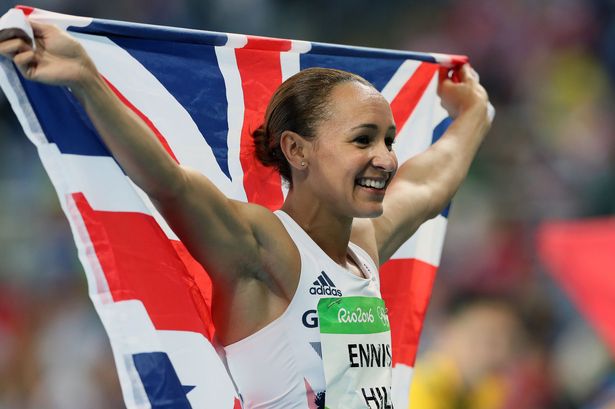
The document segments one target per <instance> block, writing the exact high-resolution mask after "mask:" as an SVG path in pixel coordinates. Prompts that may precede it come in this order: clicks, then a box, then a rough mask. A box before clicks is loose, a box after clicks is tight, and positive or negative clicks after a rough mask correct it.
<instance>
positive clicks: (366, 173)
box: [307, 81, 397, 217]
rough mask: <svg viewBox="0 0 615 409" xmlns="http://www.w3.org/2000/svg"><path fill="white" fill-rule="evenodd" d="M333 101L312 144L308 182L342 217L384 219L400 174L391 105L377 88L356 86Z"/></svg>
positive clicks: (345, 86) (336, 93) (344, 87)
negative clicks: (392, 182) (394, 179)
mask: <svg viewBox="0 0 615 409" xmlns="http://www.w3.org/2000/svg"><path fill="white" fill-rule="evenodd" d="M328 102H329V103H328V110H327V117H326V119H324V120H323V121H321V122H320V124H319V125H318V126H317V128H316V138H314V139H313V140H312V141H311V142H310V144H311V152H310V158H309V165H308V167H309V174H308V179H307V181H308V183H309V184H310V186H311V187H312V189H313V191H314V192H315V194H316V195H318V196H319V197H321V198H322V199H323V200H324V201H325V203H327V204H328V205H330V206H332V207H333V209H334V211H336V212H339V214H340V215H344V216H351V217H376V216H379V215H381V214H382V201H383V199H384V193H385V191H386V188H387V186H388V185H389V182H390V180H391V178H392V177H393V175H394V173H395V171H396V170H397V157H396V156H395V153H393V151H392V144H393V141H394V138H395V123H394V122H393V114H392V113H391V108H390V106H389V103H388V102H387V101H386V100H385V99H384V97H383V96H382V95H381V94H380V93H379V92H378V91H376V90H375V89H373V88H371V87H368V86H365V85H363V84H361V83H358V82H355V81H353V82H346V83H342V84H340V85H337V86H336V87H335V88H334V89H333V91H332V92H331V95H330V96H329V101H328Z"/></svg>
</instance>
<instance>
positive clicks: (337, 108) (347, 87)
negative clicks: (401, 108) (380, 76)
mask: <svg viewBox="0 0 615 409" xmlns="http://www.w3.org/2000/svg"><path fill="white" fill-rule="evenodd" d="M328 108H329V112H330V113H331V114H332V115H331V116H330V119H337V120H342V119H347V120H354V121H356V122H360V123H364V122H366V120H368V119H371V120H372V121H374V120H376V121H378V122H391V123H392V121H393V115H392V113H391V107H390V105H389V103H388V102H387V100H386V99H385V98H384V97H383V96H382V94H381V93H380V92H378V90H376V89H374V88H373V87H370V86H367V85H365V84H361V83H359V82H356V81H352V82H346V83H343V84H339V85H337V86H336V87H335V88H334V89H333V90H332V91H331V95H330V96H329V107H328ZM388 126H390V124H389V125H386V127H388Z"/></svg>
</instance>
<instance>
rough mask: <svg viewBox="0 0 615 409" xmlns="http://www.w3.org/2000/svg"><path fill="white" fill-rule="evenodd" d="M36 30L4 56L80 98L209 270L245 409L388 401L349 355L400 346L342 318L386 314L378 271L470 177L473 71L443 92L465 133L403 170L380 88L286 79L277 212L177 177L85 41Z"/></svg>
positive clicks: (201, 179) (199, 180)
mask: <svg viewBox="0 0 615 409" xmlns="http://www.w3.org/2000/svg"><path fill="white" fill-rule="evenodd" d="M32 25H33V28H34V34H35V37H36V43H37V47H36V50H34V49H32V47H31V45H30V43H28V42H26V41H25V40H24V39H23V38H18V37H15V38H8V39H6V40H5V41H2V42H0V53H1V54H2V55H4V56H7V57H10V58H12V59H13V61H14V63H15V64H16V66H17V67H18V69H19V70H20V71H21V73H22V74H23V75H24V76H25V77H26V78H27V79H30V80H34V81H40V82H43V83H46V84H51V85H63V86H69V87H70V88H71V90H72V93H73V95H74V96H75V97H76V98H77V99H78V100H79V102H80V103H81V104H82V106H83V107H84V108H85V110H86V112H87V114H88V115H89V117H90V119H91V120H92V123H93V124H94V126H95V127H96V129H97V131H98V133H99V134H100V136H101V138H102V140H103V141H104V143H105V144H106V146H107V147H108V149H109V150H110V151H111V152H112V154H113V156H114V158H115V159H116V160H117V161H118V162H119V163H120V164H121V166H122V168H123V169H124V170H125V172H126V173H127V174H128V175H129V176H130V178H131V179H132V180H133V181H134V182H135V183H136V184H137V185H138V186H139V187H141V188H142V189H143V190H144V191H145V192H146V193H147V194H148V195H149V196H150V198H151V199H152V201H153V202H154V203H155V204H156V206H157V207H158V209H159V211H160V213H161V214H162V215H163V216H164V218H165V219H166V221H167V222H168V223H169V225H170V226H171V227H172V229H173V231H174V232H175V233H176V234H177V235H178V236H179V238H180V239H181V241H182V242H183V243H184V244H185V245H186V247H187V248H188V249H189V251H190V253H191V254H192V255H193V256H194V258H195V259H196V260H197V261H198V262H199V263H200V264H202V265H203V267H205V269H206V270H207V272H208V273H209V275H210V277H211V280H212V283H213V291H214V298H215V300H216V302H215V308H214V309H213V310H212V314H213V321H214V324H215V327H216V335H217V337H218V339H219V340H220V342H221V343H222V345H224V349H225V352H226V357H227V363H228V369H229V372H230V374H231V375H232V377H233V379H234V381H235V384H236V385H237V387H238V392H239V394H240V396H241V398H242V401H243V405H244V407H246V408H261V407H267V408H313V407H315V406H319V407H323V405H324V396H325V391H326V399H327V405H328V406H330V407H346V408H355V407H365V406H366V405H369V403H370V402H371V400H372V399H375V397H374V396H375V395H376V394H377V395H378V396H381V401H382V399H384V401H386V399H387V398H386V397H387V396H389V395H390V386H391V365H390V360H386V364H384V365H366V366H363V365H349V362H351V361H352V356H349V355H348V354H349V353H350V351H362V350H364V351H368V350H369V351H371V350H372V348H369V347H367V345H385V346H387V345H390V342H391V341H390V332H389V326H388V319H386V316H383V317H380V315H377V316H378V317H380V319H379V320H377V321H378V325H363V324H367V323H365V322H352V323H347V322H344V320H340V319H339V318H338V319H337V320H336V317H339V316H340V315H339V311H341V310H342V309H345V310H348V311H350V310H353V311H357V310H361V311H368V312H370V311H373V312H376V311H386V308H385V306H384V303H383V301H382V299H381V297H380V285H379V278H378V266H379V265H380V264H382V263H384V262H385V261H386V260H387V259H389V257H390V256H391V255H392V254H393V253H394V252H395V251H396V250H397V248H399V246H400V245H401V244H402V243H403V242H405V241H406V240H407V239H408V238H409V237H410V235H412V233H413V232H414V231H415V230H416V229H417V228H418V226H420V225H421V224H422V223H423V222H424V221H426V220H427V219H429V218H431V217H434V216H435V215H437V214H438V213H439V212H440V211H441V209H442V208H443V207H444V206H445V205H446V204H447V203H448V201H449V200H450V198H451V197H452V195H453V193H454V192H455V191H456V189H457V188H458V187H459V185H460V183H461V181H462V180H463V178H464V177H465V174H466V173H467V170H468V167H469V165H470V162H471V161H472V158H473V157H474V155H475V153H476V150H477V148H478V146H479V144H480V142H481V141H482V139H483V137H484V135H485V133H486V131H487V129H488V127H489V120H488V115H487V105H488V101H487V95H486V93H485V91H484V89H483V88H482V87H481V86H480V84H479V83H478V81H477V77H476V76H475V75H473V74H472V71H471V69H470V68H469V67H468V66H467V65H466V66H464V67H462V68H460V69H459V72H458V76H459V78H460V82H459V83H454V82H452V81H451V80H449V79H446V78H443V79H442V80H441V83H440V95H441V97H442V100H443V103H444V105H445V106H446V107H447V109H449V112H450V113H451V114H452V115H453V116H454V117H455V120H454V121H453V123H452V124H451V126H450V127H449V129H448V131H447V132H446V133H445V135H443V136H442V137H441V138H440V140H439V141H438V142H437V143H436V144H434V146H433V147H432V148H430V149H429V150H428V151H426V152H425V153H423V154H420V155H417V156H415V157H414V158H412V159H411V160H409V161H407V162H406V163H405V164H404V165H402V166H401V167H399V169H398V164H397V159H396V157H395V154H394V152H393V150H392V145H393V141H394V137H395V123H394V120H393V115H392V113H391V109H390V107H389V104H388V103H387V102H386V100H385V99H384V98H383V97H382V95H381V94H380V93H379V92H378V91H377V90H376V89H374V87H373V86H371V84H369V83H368V82H367V81H366V80H364V79H362V78H361V77H358V76H356V75H354V74H351V73H347V72H344V71H338V70H331V69H310V70H305V71H303V72H301V73H299V74H297V75H295V76H293V77H291V78H290V79H289V80H287V81H286V82H285V83H284V84H282V86H281V87H280V88H279V89H278V91H277V92H276V93H275V95H274V97H273V98H272V100H271V102H270V104H269V107H268V109H267V111H266V116H265V122H264V125H263V126H262V127H260V128H259V129H258V130H257V131H256V132H255V133H254V135H253V136H254V141H255V144H256V150H257V152H258V156H259V158H260V160H261V161H262V162H263V163H265V164H267V165H270V166H274V167H275V168H276V169H278V171H279V172H280V174H281V175H282V176H283V177H284V178H286V180H287V181H288V183H289V186H290V189H289V192H288V195H287V197H286V200H285V202H284V204H283V206H282V208H281V209H280V210H279V211H277V212H274V213H272V212H270V211H269V210H267V209H266V208H263V207H261V206H258V205H254V204H246V203H240V202H237V201H235V200H231V199H229V198H227V197H226V196H224V195H223V194H222V192H221V191H220V190H218V189H217V188H216V187H215V186H214V185H213V184H212V183H211V182H210V181H209V180H208V179H207V178H206V177H205V176H203V175H202V174H200V173H198V172H196V171H193V170H190V169H187V168H185V167H183V166H181V165H178V164H177V162H175V161H174V160H173V159H172V158H171V157H170V156H169V155H168V154H167V153H166V151H165V150H164V148H163V147H162V145H161V144H160V142H159V141H158V139H157V138H156V136H155V135H154V134H153V133H152V131H151V130H150V128H149V127H148V126H146V124H144V123H143V121H142V120H141V119H140V118H139V117H138V116H137V115H136V114H135V113H134V112H133V111H131V110H129V109H128V108H126V106H125V105H124V104H123V103H122V102H121V101H120V100H119V99H118V98H117V97H116V95H115V94H114V93H113V91H112V90H111V89H109V87H108V85H107V84H106V83H105V81H104V80H103V79H102V78H101V76H100V75H99V74H98V72H97V70H96V67H95V66H94V64H93V62H92V60H91V59H90V58H89V56H88V55H87V54H86V52H85V51H84V49H83V48H82V47H81V46H80V45H79V43H77V42H76V41H74V40H73V39H71V37H69V36H68V35H66V34H65V33H63V32H61V31H60V30H58V29H57V28H55V27H52V26H48V25H43V24H36V23H33V24H32ZM203 109H207V107H206V106H205V107H203ZM385 192H386V194H385ZM372 315H373V314H369V313H368V316H372ZM374 316H376V315H374ZM319 324H320V325H319ZM346 324H352V325H350V326H348V325H346ZM358 324H361V325H358ZM353 345H355V346H354V347H353ZM383 349H385V350H390V347H383ZM353 354H354V352H353ZM359 361H361V360H359ZM352 362H354V361H352ZM383 396H384V397H383ZM336 402H338V403H339V402H343V406H336Z"/></svg>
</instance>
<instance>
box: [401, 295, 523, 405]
mask: <svg viewBox="0 0 615 409" xmlns="http://www.w3.org/2000/svg"><path fill="white" fill-rule="evenodd" d="M432 336H433V344H432V345H431V347H430V348H429V350H428V352H426V353H425V355H424V356H421V359H420V360H419V361H418V362H417V364H416V367H415V372H414V380H413V384H412V389H411V392H410V407H411V408H421V409H445V408H447V409H448V408H458V409H462V408H468V409H470V408H472V409H496V408H503V407H504V404H505V402H506V399H507V392H508V391H507V384H506V381H505V377H504V374H505V371H506V370H507V369H510V368H511V367H512V365H513V363H514V362H515V358H518V351H519V344H520V342H521V338H522V324H521V321H520V319H519V317H518V316H517V313H516V312H515V310H514V309H513V308H512V305H511V304H510V303H509V302H507V301H505V300H504V299H503V298H498V297H495V296H487V295H480V294H464V295H462V296H459V297H457V298H456V299H455V300H454V301H453V302H451V306H450V308H449V311H448V313H447V316H446V318H445V321H444V322H443V323H442V324H441V326H440V327H439V330H438V331H437V332H436V333H435V334H432Z"/></svg>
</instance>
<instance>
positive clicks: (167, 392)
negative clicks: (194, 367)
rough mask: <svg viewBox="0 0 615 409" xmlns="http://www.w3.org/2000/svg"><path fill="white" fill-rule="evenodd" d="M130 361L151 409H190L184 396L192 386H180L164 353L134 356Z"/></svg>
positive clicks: (173, 369)
mask: <svg viewBox="0 0 615 409" xmlns="http://www.w3.org/2000/svg"><path fill="white" fill-rule="evenodd" d="M132 360H133V362H134V364H135V368H136V369H137V372H138V373H139V377H140V378H141V382H142V383H143V388H144V389H145V393H146V394H147V397H148V399H149V401H150V404H151V405H152V409H191V408H192V406H191V405H190V401H188V398H187V397H186V394H187V393H188V392H190V391H191V390H192V389H194V386H185V385H182V384H181V382H180V380H179V378H178V377H177V373H176V372H175V368H173V364H171V360H170V359H169V356H168V355H167V354H166V353H164V352H147V353H141V354H134V355H133V356H132Z"/></svg>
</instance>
